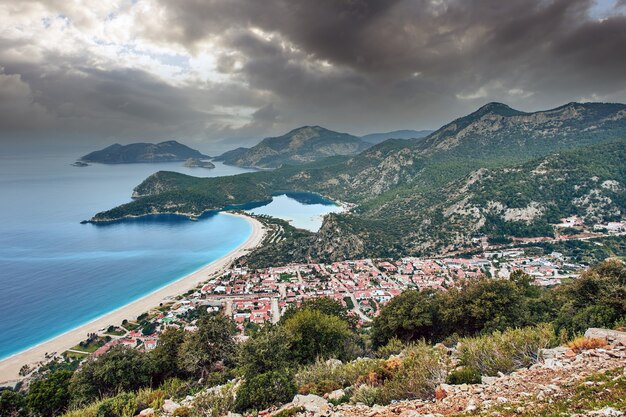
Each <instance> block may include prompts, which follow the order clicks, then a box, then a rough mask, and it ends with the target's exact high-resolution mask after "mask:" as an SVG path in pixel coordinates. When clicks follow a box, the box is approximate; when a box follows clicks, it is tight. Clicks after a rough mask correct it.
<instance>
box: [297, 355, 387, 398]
mask: <svg viewBox="0 0 626 417" xmlns="http://www.w3.org/2000/svg"><path fill="white" fill-rule="evenodd" d="M383 362H384V361H382V360H376V359H359V360H356V361H353V362H349V363H345V364H343V363H342V364H337V363H333V361H323V360H317V361H316V362H315V363H314V364H311V365H308V366H304V367H302V368H300V370H299V371H298V373H297V374H296V376H295V382H296V385H297V386H298V389H299V391H300V393H301V394H316V395H323V394H325V393H328V392H331V391H334V390H336V389H340V388H345V387H348V386H350V385H354V384H355V383H356V382H357V380H359V379H362V378H363V377H364V376H367V375H369V374H370V373H371V372H375V371H376V370H380V369H381V368H382V364H383Z"/></svg>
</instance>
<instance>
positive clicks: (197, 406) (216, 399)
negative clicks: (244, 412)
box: [191, 384, 235, 417]
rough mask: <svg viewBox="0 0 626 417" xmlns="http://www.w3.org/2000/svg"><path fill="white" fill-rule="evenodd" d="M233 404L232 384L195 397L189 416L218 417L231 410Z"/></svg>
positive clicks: (233, 388)
mask: <svg viewBox="0 0 626 417" xmlns="http://www.w3.org/2000/svg"><path fill="white" fill-rule="evenodd" d="M234 402H235V387H234V386H233V384H226V385H223V386H221V387H215V388H211V389H209V390H206V391H204V392H202V393H200V394H198V395H196V398H195V399H194V401H193V407H192V414H191V415H193V416H194V417H219V416H222V415H224V414H226V413H228V412H229V411H230V410H232V408H233V404H234Z"/></svg>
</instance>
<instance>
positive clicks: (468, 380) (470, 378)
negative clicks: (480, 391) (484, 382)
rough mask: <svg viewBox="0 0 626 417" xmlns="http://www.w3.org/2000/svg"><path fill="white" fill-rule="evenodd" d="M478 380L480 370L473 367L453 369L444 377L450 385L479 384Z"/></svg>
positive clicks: (479, 379)
mask: <svg viewBox="0 0 626 417" xmlns="http://www.w3.org/2000/svg"><path fill="white" fill-rule="evenodd" d="M480 381H481V378H480V372H479V371H478V370H476V369H474V368H461V369H455V370H454V371H452V372H450V373H449V374H448V377H447V378H446V383H447V384H450V385H461V384H480Z"/></svg>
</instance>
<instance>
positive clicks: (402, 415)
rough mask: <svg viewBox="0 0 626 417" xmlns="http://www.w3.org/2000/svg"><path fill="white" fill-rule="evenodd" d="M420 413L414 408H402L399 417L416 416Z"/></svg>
mask: <svg viewBox="0 0 626 417" xmlns="http://www.w3.org/2000/svg"><path fill="white" fill-rule="evenodd" d="M419 415H420V413H418V412H417V411H415V410H404V411H403V412H401V413H400V417H418V416H419Z"/></svg>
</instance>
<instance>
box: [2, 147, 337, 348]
mask: <svg viewBox="0 0 626 417" xmlns="http://www.w3.org/2000/svg"><path fill="white" fill-rule="evenodd" d="M77 156H79V155H70V157H68V156H67V155H63V156H60V155H59V156H55V155H48V156H42V157H37V158H33V157H32V156H28V157H25V156H10V155H0V196H1V197H0V359H1V358H4V357H7V356H10V355H12V354H14V353H17V352H19V351H21V350H24V349H26V348H28V347H31V346H34V345H36V344H38V343H41V342H43V341H45V340H47V339H50V338H52V337H54V336H56V335H59V334H61V333H63V332H65V331H67V330H70V329H72V328H74V327H76V326H79V325H81V324H84V323H86V322H89V321H91V320H93V319H95V318H97V317H99V316H101V315H103V314H105V313H107V312H109V311H112V310H114V309H116V308H118V307H121V306H123V305H125V304H127V303H129V302H131V301H133V300H135V299H137V298H140V297H142V296H144V295H146V294H148V293H150V292H152V291H154V290H156V289H158V288H160V287H162V286H164V285H166V284H168V283H170V282H173V281H175V280H177V279H179V278H181V277H183V276H185V275H187V274H188V273H190V272H192V271H194V270H196V269H198V268H200V267H201V266H203V265H205V264H207V263H208V262H211V261H213V260H215V259H218V258H220V257H221V256H223V255H225V254H226V253H228V252H230V251H231V250H233V249H235V248H236V247H237V246H239V245H240V244H241V243H243V242H244V241H245V240H246V239H247V238H248V236H249V234H250V232H251V230H250V226H249V224H248V223H247V222H246V221H245V220H242V219H239V218H235V217H232V216H226V215H220V214H217V215H214V216H210V217H205V218H203V219H201V220H200V221H197V222H192V221H189V220H185V219H180V218H175V217H171V216H159V217H156V218H155V217H153V218H146V219H138V220H133V221H127V222H119V223H114V224H110V225H106V226H96V225H91V224H84V225H81V224H80V221H81V220H85V219H89V218H90V217H91V216H92V215H93V214H95V213H97V212H99V211H102V210H106V209H109V208H112V207H114V206H116V205H118V204H122V203H125V202H128V201H130V195H131V192H132V189H133V187H135V186H136V185H137V184H139V183H140V182H141V181H142V180H143V179H145V178H146V177H147V176H148V175H150V174H152V173H154V172H156V171H159V170H169V171H178V172H182V173H186V174H190V175H195V176H220V175H234V174H238V173H242V172H246V170H244V169H240V168H236V167H229V166H225V165H222V164H220V163H216V168H215V169H213V170H206V169H203V168H185V167H183V166H182V163H161V164H127V165H99V164H94V165H91V166H89V167H85V168H78V167H73V166H71V165H70V163H71V162H73V160H74V159H73V158H75V157H77ZM338 209H339V208H338V207H337V206H334V205H332V204H329V202H327V201H323V200H319V199H315V198H313V199H310V198H307V197H306V196H303V195H290V196H285V195H283V196H276V197H274V199H273V201H272V202H271V203H270V204H268V205H266V206H264V207H258V208H256V209H255V210H254V211H255V212H258V213H263V214H269V215H274V216H276V217H281V218H284V219H286V220H290V221H292V222H293V224H294V225H295V226H297V227H303V228H307V229H310V230H317V228H319V225H320V224H321V215H323V214H325V213H327V212H330V211H337V210H338Z"/></svg>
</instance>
